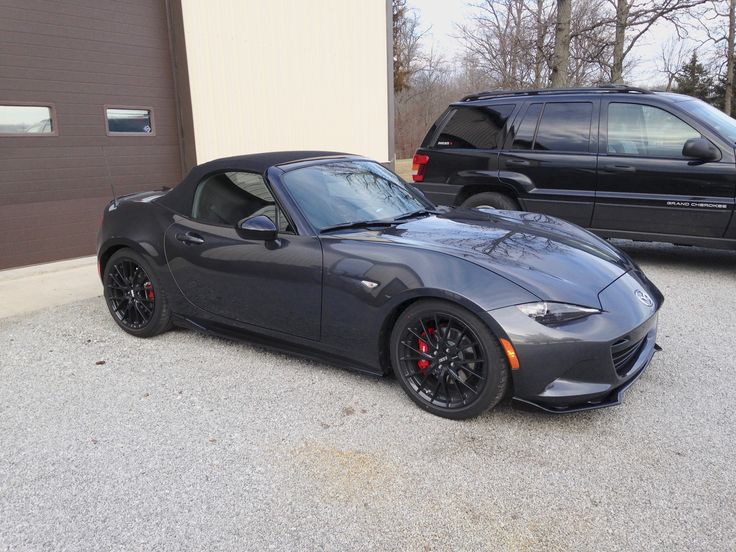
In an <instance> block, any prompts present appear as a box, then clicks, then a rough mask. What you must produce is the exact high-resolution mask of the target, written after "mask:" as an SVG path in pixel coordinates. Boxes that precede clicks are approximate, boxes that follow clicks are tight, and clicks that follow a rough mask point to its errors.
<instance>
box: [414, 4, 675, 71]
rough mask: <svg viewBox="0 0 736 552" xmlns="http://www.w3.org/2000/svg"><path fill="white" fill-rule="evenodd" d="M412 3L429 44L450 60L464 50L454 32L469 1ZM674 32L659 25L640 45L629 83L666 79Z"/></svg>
mask: <svg viewBox="0 0 736 552" xmlns="http://www.w3.org/2000/svg"><path fill="white" fill-rule="evenodd" d="M408 3H409V5H410V6H411V7H413V8H415V9H416V10H417V12H419V16H420V18H421V22H422V28H427V27H430V26H431V27H432V30H431V34H430V35H428V36H427V39H426V41H425V44H426V45H427V47H429V46H430V45H431V44H434V46H435V49H436V51H439V52H442V53H443V54H444V55H445V56H446V57H447V59H448V60H452V58H453V56H454V55H455V54H456V53H458V52H459V51H460V49H461V48H460V46H459V43H458V41H457V40H456V39H454V38H452V35H454V34H457V31H456V30H455V24H457V23H463V22H465V21H467V19H468V14H469V13H470V12H471V11H472V8H469V7H468V0H409V2H408ZM673 34H674V32H673V30H672V28H671V27H670V26H669V25H667V24H662V25H657V26H655V27H654V28H653V29H652V30H651V31H650V33H649V34H648V35H645V36H644V37H643V38H642V39H641V40H639V42H638V43H637V45H636V48H635V49H634V50H633V52H632V55H633V56H634V57H636V58H637V59H639V60H640V63H639V64H638V65H637V66H636V68H635V70H634V71H633V73H632V75H631V78H630V79H629V80H630V81H631V82H630V83H629V84H641V85H653V84H658V83H661V82H663V81H664V77H663V75H662V74H660V73H658V72H657V59H658V58H659V53H660V48H661V44H662V43H664V42H666V41H667V39H668V37H669V36H670V35H673Z"/></svg>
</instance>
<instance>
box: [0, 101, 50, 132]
mask: <svg viewBox="0 0 736 552" xmlns="http://www.w3.org/2000/svg"><path fill="white" fill-rule="evenodd" d="M54 119H55V117H54V108H53V107H52V106H50V105H20V104H18V105H0V136H13V135H25V136H28V135H35V136H38V135H39V134H41V135H43V134H45V135H47V136H55V135H57V134H58V133H57V131H56V121H55V120H54Z"/></svg>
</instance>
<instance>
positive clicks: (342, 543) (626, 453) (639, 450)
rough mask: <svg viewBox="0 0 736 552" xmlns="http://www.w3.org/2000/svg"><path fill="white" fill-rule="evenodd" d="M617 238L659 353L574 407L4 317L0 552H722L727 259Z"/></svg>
mask: <svg viewBox="0 0 736 552" xmlns="http://www.w3.org/2000/svg"><path fill="white" fill-rule="evenodd" d="M622 243H625V242H622ZM625 248H626V249H627V250H628V251H629V252H630V253H631V254H632V255H633V256H634V257H635V258H636V259H637V260H638V261H639V262H640V263H641V265H642V266H643V268H644V269H645V270H646V272H647V273H648V275H649V276H650V278H651V279H652V280H653V281H654V282H655V283H656V284H658V285H659V286H660V288H661V289H662V291H663V292H664V294H665V296H666V297H667V301H666V303H665V306H664V308H663V310H662V314H661V319H660V338H659V343H660V344H661V345H662V346H663V347H664V351H663V352H662V353H660V354H658V355H657V356H656V357H655V360H654V361H653V363H652V365H651V366H650V368H649V370H648V371H647V372H646V373H645V374H644V375H643V376H642V377H641V379H640V380H639V382H638V383H637V384H636V385H634V386H633V387H632V388H631V389H630V390H629V392H628V393H627V395H626V398H625V401H624V404H623V405H622V406H619V407H617V408H612V409H605V410H601V411H595V412H589V413H583V414H572V415H565V416H549V415H543V414H533V413H525V412H519V411H516V410H513V409H512V408H511V407H510V406H509V405H508V404H502V405H501V406H500V407H499V408H498V409H497V410H496V411H494V412H493V413H491V414H487V415H485V416H483V417H481V418H479V419H475V420H472V421H468V422H452V421H448V420H444V419H441V418H437V417H434V416H432V415H430V414H426V413H424V412H422V411H420V410H419V409H418V408H417V407H415V406H414V405H413V403H411V402H410V401H409V399H408V398H406V397H405V396H404V394H403V392H402V391H401V389H400V388H399V385H398V384H397V383H396V382H395V381H393V380H390V379H389V380H375V379H371V378H369V377H366V376H362V375H358V374H355V373H352V372H348V371H345V370H342V369H340V368H339V367H334V366H329V365H323V364H319V363H313V362H307V361H303V360H300V359H296V358H292V357H289V356H285V355H281V354H274V353H270V352H265V351H263V350H261V349H258V348H255V347H252V346H250V345H247V344H241V343H232V342H228V341H224V340H219V339H213V338H208V337H203V336H200V335H198V334H196V333H193V332H190V331H183V330H179V331H173V332H170V333H168V334H166V335H164V336H161V337H158V338H156V339H151V340H137V339H135V338H132V337H130V336H128V335H126V334H124V333H123V332H122V331H120V330H119V329H118V328H117V327H116V326H115V325H114V323H113V321H112V320H111V319H110V317H109V315H108V314H107V312H106V309H105V307H104V304H103V302H102V300H101V299H92V300H86V301H83V302H80V303H76V304H73V305H68V306H64V307H57V308H54V309H51V310H47V311H44V312H41V313H39V314H35V315H31V316H26V317H16V318H9V319H6V320H2V321H0V344H1V346H2V353H1V354H2V356H1V357H0V382H1V383H0V550H13V551H15V550H126V551H129V550H236V549H247V550H264V549H266V550H267V549H277V550H299V549H300V550H315V549H324V550H340V551H344V550H358V549H359V550H420V551H423V550H544V551H549V550H593V549H600V550H655V549H656V550H688V551H694V550H719V551H720V550H735V549H736V506H735V504H736V497H735V496H734V491H735V490H736V483H735V482H736V461H735V460H736V447H735V446H734V437H736V434H735V433H736V429H735V428H736V414H735V413H734V410H735V408H734V407H735V406H736V405H735V404H734V395H735V391H734V389H736V354H735V353H736V344H735V341H734V331H735V330H736V254H734V253H729V252H717V251H706V250H702V249H695V248H693V249H688V248H675V247H672V246H661V245H657V246H655V245H625ZM103 362H104V363H103Z"/></svg>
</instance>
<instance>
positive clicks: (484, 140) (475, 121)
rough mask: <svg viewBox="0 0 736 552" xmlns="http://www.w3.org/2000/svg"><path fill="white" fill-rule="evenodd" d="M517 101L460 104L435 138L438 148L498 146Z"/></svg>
mask: <svg viewBox="0 0 736 552" xmlns="http://www.w3.org/2000/svg"><path fill="white" fill-rule="evenodd" d="M513 111H514V105H513V104H509V105H494V106H486V107H459V108H457V109H456V110H455V111H454V112H453V113H452V115H450V120H449V121H448V122H447V123H446V124H445V127H444V128H443V129H442V133H441V134H440V135H439V137H438V138H437V141H436V142H435V147H437V148H450V149H451V148H464V149H497V148H499V147H500V145H501V142H502V141H503V136H502V134H503V128H504V126H505V125H506V121H507V120H508V118H509V116H510V115H511V113H512V112H513Z"/></svg>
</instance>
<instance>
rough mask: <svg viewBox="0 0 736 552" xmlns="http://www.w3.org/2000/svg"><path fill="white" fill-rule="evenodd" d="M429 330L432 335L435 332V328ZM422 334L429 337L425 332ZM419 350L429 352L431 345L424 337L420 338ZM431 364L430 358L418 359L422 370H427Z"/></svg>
mask: <svg viewBox="0 0 736 552" xmlns="http://www.w3.org/2000/svg"><path fill="white" fill-rule="evenodd" d="M427 331H428V332H429V334H430V335H433V334H434V328H428V329H427ZM421 335H422V337H427V334H426V333H424V332H422V334H421ZM419 350H420V351H421V352H422V353H428V352H429V345H427V343H426V341H424V340H423V339H420V340H419ZM429 365H430V362H429V361H428V360H419V361H417V366H419V370H420V371H422V372H424V371H426V370H427V368H429Z"/></svg>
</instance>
